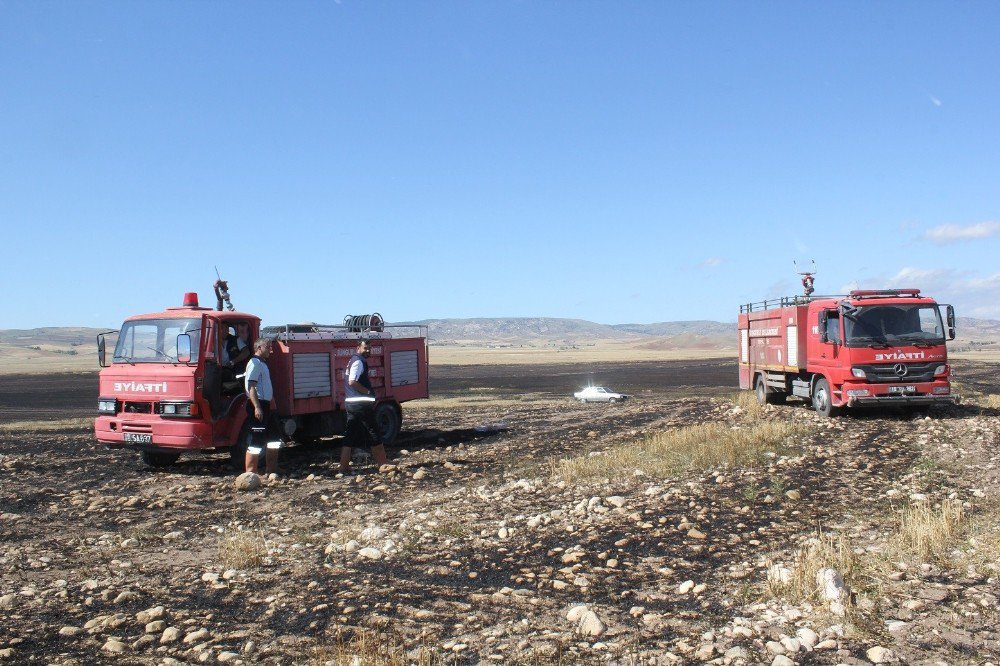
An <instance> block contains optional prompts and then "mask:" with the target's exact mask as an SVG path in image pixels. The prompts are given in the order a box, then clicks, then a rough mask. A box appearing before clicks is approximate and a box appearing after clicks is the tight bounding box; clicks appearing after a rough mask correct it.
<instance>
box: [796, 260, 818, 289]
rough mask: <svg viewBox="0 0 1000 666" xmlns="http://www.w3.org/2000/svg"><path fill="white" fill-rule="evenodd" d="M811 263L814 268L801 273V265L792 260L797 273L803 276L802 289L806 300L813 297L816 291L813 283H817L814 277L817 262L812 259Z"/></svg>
mask: <svg viewBox="0 0 1000 666" xmlns="http://www.w3.org/2000/svg"><path fill="white" fill-rule="evenodd" d="M809 261H810V262H811V263H812V268H811V269H810V270H808V271H800V270H799V263H798V262H797V261H795V260H794V259H793V260H792V264H793V265H794V266H795V271H796V272H797V273H798V274H799V275H801V276H802V289H803V291H804V293H805V297H806V298H809V297H810V296H812V293H813V291H815V290H814V289H813V282H815V278H814V277H813V276H814V275H816V260H815V259H810V260H809Z"/></svg>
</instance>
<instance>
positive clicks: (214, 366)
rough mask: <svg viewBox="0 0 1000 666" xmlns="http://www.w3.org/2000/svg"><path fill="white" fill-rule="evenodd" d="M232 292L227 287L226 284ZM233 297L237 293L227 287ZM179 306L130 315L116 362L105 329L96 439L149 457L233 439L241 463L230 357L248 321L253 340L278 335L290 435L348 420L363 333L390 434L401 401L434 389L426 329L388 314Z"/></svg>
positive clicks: (279, 387)
mask: <svg viewBox="0 0 1000 666" xmlns="http://www.w3.org/2000/svg"><path fill="white" fill-rule="evenodd" d="M224 293H225V292H224ZM226 299H227V302H228V294H226ZM183 303H184V304H183V305H182V306H181V307H171V308H167V309H166V310H164V311H163V312H156V313H150V314H142V315H136V316H133V317H129V318H128V319H126V320H125V322H124V324H123V325H122V328H121V330H120V331H115V332H114V333H115V334H117V344H116V345H115V347H114V352H113V356H112V358H111V360H110V362H108V359H107V353H106V349H107V341H106V338H105V336H107V335H109V334H102V335H101V336H98V357H99V359H100V363H101V367H102V368H103V369H102V370H101V373H100V380H99V381H100V394H99V395H100V397H99V399H98V412H99V414H100V415H99V416H98V417H97V419H96V421H95V423H94V432H95V434H96V436H97V440H98V441H99V442H102V443H104V444H107V445H108V446H112V447H127V448H131V449H135V450H138V451H139V452H140V453H141V454H142V458H143V460H144V461H145V462H146V463H147V464H150V465H153V466H156V467H162V466H167V465H171V464H173V463H174V462H175V461H176V460H177V458H178V457H179V456H180V455H181V454H182V453H185V452H192V451H216V450H224V449H229V451H230V453H231V455H232V457H233V460H234V462H235V463H236V464H238V465H240V466H242V462H241V461H242V459H243V452H244V450H245V447H246V443H247V438H248V435H249V421H248V419H247V411H246V408H245V404H246V394H245V393H244V390H243V382H242V380H241V379H240V378H239V377H237V376H235V373H232V372H229V373H227V371H226V369H225V368H224V367H223V366H222V363H221V359H222V345H223V344H224V341H225V337H226V335H227V334H234V333H235V332H236V330H237V326H238V325H240V324H247V325H248V326H249V329H250V342H251V343H252V342H253V340H255V339H257V338H258V337H259V336H266V337H270V338H272V339H273V340H274V344H273V348H272V352H271V357H270V359H269V361H268V365H269V367H270V371H271V381H272V384H273V386H274V398H275V407H276V408H275V411H276V412H277V414H278V416H279V419H280V421H281V423H282V426H283V430H284V432H285V434H286V436H287V437H289V438H294V439H295V440H297V441H309V440H315V439H317V438H320V437H325V436H329V435H335V434H342V433H343V431H344V422H345V415H344V411H343V405H344V382H343V375H344V369H345V368H346V366H347V363H348V361H349V360H350V358H351V356H352V355H353V354H354V350H355V348H356V347H357V343H358V340H359V339H360V338H365V339H369V340H371V353H370V356H369V358H368V365H369V378H370V380H371V382H372V385H373V387H374V389H375V391H376V395H377V402H376V405H375V419H376V422H377V424H378V427H379V430H380V432H381V434H382V438H383V441H384V442H385V443H390V442H391V441H392V440H393V439H395V437H396V435H397V434H398V433H399V431H400V427H401V425H402V418H403V412H402V408H401V406H400V405H401V404H402V403H403V402H406V401H407V400H415V399H418V398H426V397H427V396H428V382H427V376H428V373H427V371H428V363H427V329H426V327H423V326H410V325H389V324H385V323H383V322H382V320H381V317H380V316H378V315H365V316H360V317H350V316H349V317H348V318H346V319H345V325H336V326H328V325H316V324H308V325H302V324H289V325H284V326H274V327H267V328H261V326H260V322H261V320H260V318H259V317H257V316H255V315H252V314H249V313H246V312H239V311H235V310H234V309H232V308H231V306H230V310H229V311H222V310H213V309H211V308H205V307H199V305H198V295H197V294H196V293H193V292H191V293H188V294H185V297H184V302H183Z"/></svg>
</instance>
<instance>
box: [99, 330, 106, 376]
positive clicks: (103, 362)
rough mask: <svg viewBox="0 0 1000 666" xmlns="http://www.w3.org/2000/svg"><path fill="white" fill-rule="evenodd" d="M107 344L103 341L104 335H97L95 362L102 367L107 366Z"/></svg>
mask: <svg viewBox="0 0 1000 666" xmlns="http://www.w3.org/2000/svg"><path fill="white" fill-rule="evenodd" d="M107 356H108V353H107V345H105V343H104V335H98V336H97V362H98V363H100V364H101V367H102V368H106V367H108V360H107Z"/></svg>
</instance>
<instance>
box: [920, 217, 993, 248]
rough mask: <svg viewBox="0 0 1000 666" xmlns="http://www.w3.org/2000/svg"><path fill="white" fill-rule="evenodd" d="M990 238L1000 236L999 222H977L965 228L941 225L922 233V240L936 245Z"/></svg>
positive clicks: (954, 225)
mask: <svg viewBox="0 0 1000 666" xmlns="http://www.w3.org/2000/svg"><path fill="white" fill-rule="evenodd" d="M991 236H1000V222H979V223H978V224H969V225H966V226H960V225H958V224H943V225H941V226H940V227H934V228H933V229H928V230H927V231H926V232H924V238H926V239H927V240H929V241H932V242H934V243H938V244H944V243H954V242H957V241H965V240H976V239H979V238H990V237H991Z"/></svg>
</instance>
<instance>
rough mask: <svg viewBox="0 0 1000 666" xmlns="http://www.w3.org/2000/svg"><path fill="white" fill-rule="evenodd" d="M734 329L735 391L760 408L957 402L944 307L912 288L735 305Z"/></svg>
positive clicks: (827, 411)
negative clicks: (795, 402)
mask: <svg viewBox="0 0 1000 666" xmlns="http://www.w3.org/2000/svg"><path fill="white" fill-rule="evenodd" d="M807 293H808V292H807ZM942 309H944V311H945V317H944V319H942ZM737 328H738V331H739V350H740V351H739V380H740V388H742V389H751V390H754V391H755V392H756V394H757V399H758V401H760V402H761V403H765V402H766V403H772V402H783V401H784V400H785V398H787V397H788V396H796V397H800V398H803V399H805V400H808V401H811V402H812V405H813V407H815V409H816V411H817V412H818V413H820V414H822V415H824V416H832V415H835V414H836V413H837V412H838V411H839V410H840V409H841V408H844V407H864V406H904V407H911V408H918V409H926V408H927V407H929V406H931V405H935V404H946V403H955V402H957V401H958V398H957V396H954V395H952V392H951V384H950V381H949V376H950V372H951V370H950V367H949V365H948V354H947V348H946V340H947V339H954V338H955V311H954V308H952V306H950V305H938V304H937V303H936V302H935V301H934V300H933V299H931V298H927V297H924V296H921V295H920V290H919V289H883V290H855V291H852V292H851V293H850V294H848V295H845V296H817V297H812V296H811V295H806V296H793V297H786V298H781V299H777V300H774V301H764V302H761V303H750V304H746V305H743V306H741V307H740V314H739V319H738V323H737Z"/></svg>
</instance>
